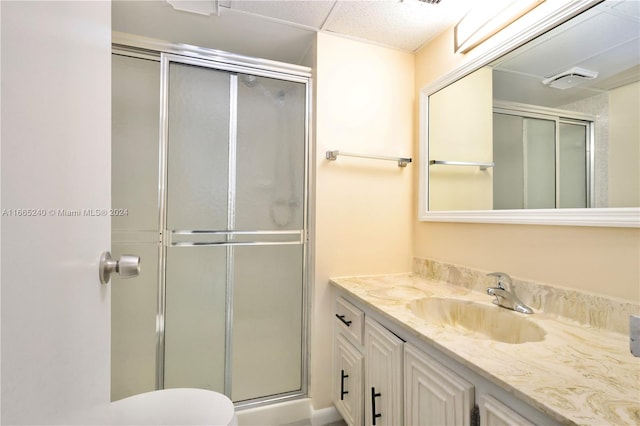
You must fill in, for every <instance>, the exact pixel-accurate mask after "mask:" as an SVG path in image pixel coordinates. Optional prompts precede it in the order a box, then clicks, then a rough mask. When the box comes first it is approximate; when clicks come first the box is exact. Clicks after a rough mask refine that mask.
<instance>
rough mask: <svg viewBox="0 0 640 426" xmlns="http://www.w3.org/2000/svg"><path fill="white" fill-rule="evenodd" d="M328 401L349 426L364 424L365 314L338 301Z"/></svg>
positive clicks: (350, 305) (335, 306)
mask: <svg viewBox="0 0 640 426" xmlns="http://www.w3.org/2000/svg"><path fill="white" fill-rule="evenodd" d="M334 313H335V318H334V320H335V323H334V342H333V370H332V374H333V377H332V387H331V394H332V395H331V399H332V400H333V403H334V405H335V406H336V408H337V409H338V411H339V412H340V414H341V415H342V418H343V419H344V420H345V422H346V423H347V424H348V425H349V426H361V425H363V424H364V394H363V390H364V388H363V386H364V377H363V374H364V355H363V347H362V341H363V332H364V313H363V312H362V311H361V310H359V309H358V308H356V307H355V306H353V305H352V304H351V303H349V302H347V301H346V300H344V299H343V298H341V297H338V298H336V299H335V301H334Z"/></svg>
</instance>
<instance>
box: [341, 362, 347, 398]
mask: <svg viewBox="0 0 640 426" xmlns="http://www.w3.org/2000/svg"><path fill="white" fill-rule="evenodd" d="M348 377H349V375H348V374H344V370H340V401H342V400H344V396H345V395H346V394H348V393H349V391H346V390H344V379H346V378H348Z"/></svg>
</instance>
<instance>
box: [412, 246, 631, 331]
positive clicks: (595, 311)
mask: <svg viewBox="0 0 640 426" xmlns="http://www.w3.org/2000/svg"><path fill="white" fill-rule="evenodd" d="M413 272H414V273H415V274H417V275H419V276H421V277H424V278H426V279H429V280H434V281H444V282H447V283H450V284H453V285H457V286H461V287H464V288H467V289H469V290H473V291H479V292H482V293H485V292H486V289H487V287H494V286H495V285H496V279H495V277H488V276H486V274H488V273H489V272H495V271H482V270H478V269H471V268H467V267H465V266H460V265H452V264H448V263H443V262H439V261H436V260H431V259H419V258H414V259H413ZM501 272H505V273H507V274H508V273H509V271H501ZM511 278H512V279H513V289H512V290H513V291H514V292H515V293H516V295H517V296H518V297H519V298H520V300H522V302H524V303H525V304H526V305H529V306H530V307H532V308H533V309H534V311H544V312H545V313H547V314H551V315H558V316H561V317H564V318H567V319H570V320H573V321H577V322H579V323H581V324H585V325H589V326H591V327H596V328H601V329H605V330H609V331H613V332H616V333H622V334H629V316H630V315H632V314H634V315H639V314H640V305H638V304H633V303H630V302H625V301H621V300H616V299H610V298H607V297H604V296H600V295H596V294H590V293H583V292H580V291H577V290H573V289H569V288H563V287H556V286H553V285H549V284H542V283H537V282H533V281H524V280H521V279H519V278H518V277H514V276H512V277H511ZM487 297H490V296H487Z"/></svg>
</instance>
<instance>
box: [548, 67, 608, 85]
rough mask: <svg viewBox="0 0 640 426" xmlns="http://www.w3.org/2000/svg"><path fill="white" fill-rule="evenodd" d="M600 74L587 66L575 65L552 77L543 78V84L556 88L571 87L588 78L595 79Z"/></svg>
mask: <svg viewBox="0 0 640 426" xmlns="http://www.w3.org/2000/svg"><path fill="white" fill-rule="evenodd" d="M597 76H598V72H597V71H591V70H588V69H585V68H579V67H573V68H570V69H568V70H566V71H563V72H561V73H558V74H556V75H553V76H551V77H547V78H545V79H544V80H542V84H545V85H547V86H549V87H553V88H555V89H561V90H565V89H569V88H571V87H575V86H578V85H579V84H582V83H584V82H585V81H588V80H593V79H594V78H596V77H597Z"/></svg>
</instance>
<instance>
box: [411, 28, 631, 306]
mask: <svg viewBox="0 0 640 426" xmlns="http://www.w3.org/2000/svg"><path fill="white" fill-rule="evenodd" d="M494 45H495V42H493V43H492V42H491V40H489V41H488V42H486V43H484V44H483V45H481V46H479V47H478V48H476V49H474V50H472V51H471V52H470V54H469V55H468V56H465V55H455V54H453V34H452V31H451V30H449V31H447V32H445V33H443V34H442V35H441V36H439V37H438V38H437V39H436V40H434V41H433V42H431V43H430V44H428V45H427V46H425V47H424V48H422V49H421V50H420V51H419V52H418V53H417V54H416V93H417V92H418V91H419V90H420V88H421V87H424V86H425V85H427V84H429V83H431V82H432V81H433V80H435V79H437V78H438V77H441V76H442V75H444V74H447V73H448V72H450V71H452V70H453V69H454V68H455V67H456V66H458V65H461V64H463V63H464V62H465V61H468V60H469V59H470V58H472V57H475V56H477V55H480V54H482V53H485V52H487V51H488V50H489V49H491V48H492V47H494ZM416 108H418V106H417V105H416ZM635 122H637V117H636V120H635ZM415 146H418V143H417V139H416V143H415ZM415 187H416V193H415V194H414V199H415V200H417V197H418V192H417V189H418V188H417V185H415ZM414 202H415V201H414ZM413 217H414V218H416V217H417V212H415V211H414V212H413ZM414 230H415V232H414V239H413V254H414V255H415V256H417V257H427V258H432V259H437V260H440V261H444V262H450V263H456V264H461V265H466V266H470V267H476V268H480V269H484V270H501V271H505V272H507V273H510V274H512V275H514V276H517V277H521V278H527V279H530V280H537V281H541V282H545V283H549V284H554V285H559V286H564V287H570V288H575V289H579V290H583V291H589V292H593V293H598V294H602V295H608V296H612V297H616V298H621V299H625V300H629V301H634V302H636V303H637V302H640V265H639V263H640V230H638V229H624V228H595V227H567V226H528V225H484V224H455V223H436V222H433V223H429V222H419V221H418V220H417V219H415V229H414Z"/></svg>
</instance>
